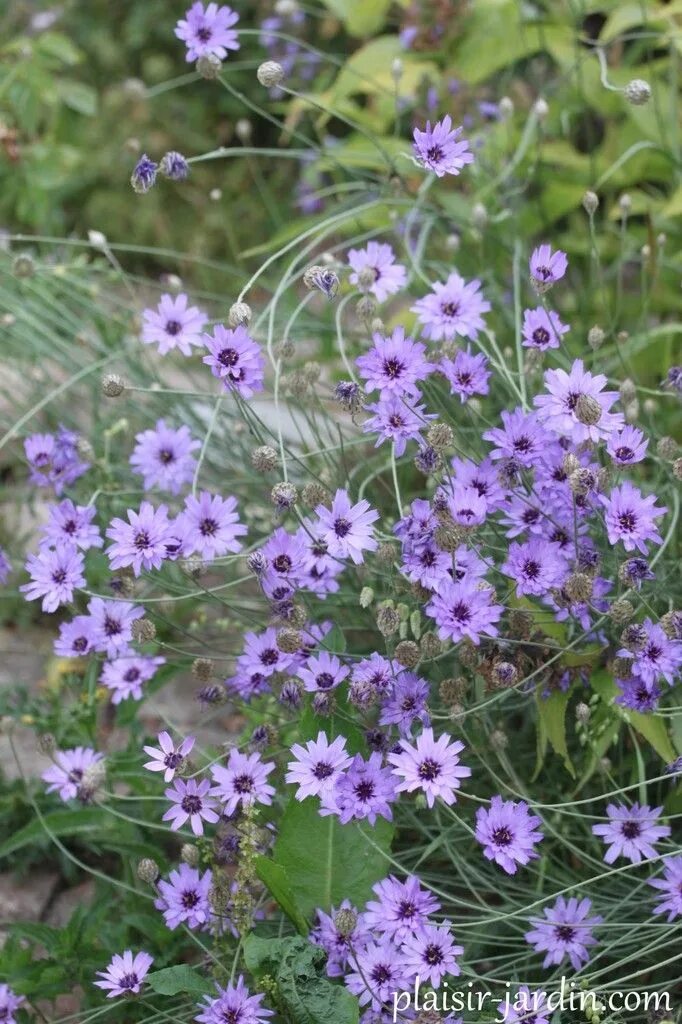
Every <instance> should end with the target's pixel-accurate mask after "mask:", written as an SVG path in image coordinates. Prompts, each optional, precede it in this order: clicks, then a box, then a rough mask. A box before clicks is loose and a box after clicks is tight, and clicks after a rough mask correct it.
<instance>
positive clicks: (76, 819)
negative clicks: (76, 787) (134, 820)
mask: <svg viewBox="0 0 682 1024" xmlns="http://www.w3.org/2000/svg"><path fill="white" fill-rule="evenodd" d="M43 821H44V822H45V826H43ZM117 828H120V823H118V822H117V821H116V819H115V818H113V817H112V816H111V815H108V814H107V813H106V811H102V810H100V809H99V808H98V807H83V808H82V809H80V810H77V811H68V810H65V811H52V812H51V813H50V814H44V815H43V818H42V821H41V820H40V819H39V818H35V819H34V820H33V821H31V822H29V824H28V825H26V826H25V827H24V828H20V829H19V831H18V832H15V833H14V835H12V836H9V838H8V839H6V840H5V842H4V843H2V844H0V857H8V856H9V855H10V854H11V853H16V852H17V850H23V849H24V847H26V846H30V845H31V844H32V843H40V842H44V841H45V840H46V839H48V830H49V832H51V833H52V834H53V835H55V836H60V837H63V836H75V835H82V834H83V833H85V832H100V833H102V832H111V831H112V830H115V829H117Z"/></svg>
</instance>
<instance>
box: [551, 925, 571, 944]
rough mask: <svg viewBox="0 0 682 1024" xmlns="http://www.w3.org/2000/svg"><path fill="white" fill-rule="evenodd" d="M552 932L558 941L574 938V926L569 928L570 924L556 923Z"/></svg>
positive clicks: (569, 940) (568, 940)
mask: <svg viewBox="0 0 682 1024" xmlns="http://www.w3.org/2000/svg"><path fill="white" fill-rule="evenodd" d="M554 934H555V935H556V937H557V939H559V941H560V942H572V941H573V939H574V938H575V928H571V926H570V924H558V925H557V926H556V928H555V929H554Z"/></svg>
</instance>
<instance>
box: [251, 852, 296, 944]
mask: <svg viewBox="0 0 682 1024" xmlns="http://www.w3.org/2000/svg"><path fill="white" fill-rule="evenodd" d="M256 874H257V875H258V877H259V878H260V880H261V882H262V883H263V885H264V886H265V887H266V889H267V890H268V892H269V893H270V895H271V896H272V897H273V898H274V899H275V900H276V902H277V905H278V907H279V908H280V910H283V911H284V913H285V914H286V915H287V917H288V918H289V920H290V921H291V923H292V924H293V925H294V926H295V927H296V929H297V930H298V931H299V932H300V933H301V935H307V934H308V922H307V921H306V919H305V917H304V916H303V914H302V913H301V911H300V909H299V907H298V904H297V903H296V897H295V896H294V891H293V889H292V888H291V882H290V881H289V878H288V876H287V873H286V871H285V870H284V868H283V867H282V865H281V864H276V863H275V861H274V860H271V858H270V857H262V856H261V857H257V858H256Z"/></svg>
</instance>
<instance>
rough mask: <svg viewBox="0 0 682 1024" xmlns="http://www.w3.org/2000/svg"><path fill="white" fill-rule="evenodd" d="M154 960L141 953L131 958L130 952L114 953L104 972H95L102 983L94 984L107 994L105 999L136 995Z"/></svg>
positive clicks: (127, 950)
mask: <svg viewBox="0 0 682 1024" xmlns="http://www.w3.org/2000/svg"><path fill="white" fill-rule="evenodd" d="M153 963H154V958H153V957H151V956H150V955H149V953H145V952H144V951H142V952H141V953H136V954H135V956H133V953H132V950H130V949H126V951H125V952H124V953H116V954H115V956H114V957H113V958H112V960H111V963H110V964H109V966H108V967H107V969H106V970H105V971H97V976H98V977H99V978H101V979H102V981H95V982H94V984H95V985H96V986H97V987H98V988H101V989H103V990H104V991H105V992H106V993H107V998H108V999H112V998H113V997H115V996H130V995H137V993H138V992H139V991H140V989H141V988H142V984H143V982H144V979H145V976H146V974H147V972H148V971H149V968H150V967H151V965H152V964H153Z"/></svg>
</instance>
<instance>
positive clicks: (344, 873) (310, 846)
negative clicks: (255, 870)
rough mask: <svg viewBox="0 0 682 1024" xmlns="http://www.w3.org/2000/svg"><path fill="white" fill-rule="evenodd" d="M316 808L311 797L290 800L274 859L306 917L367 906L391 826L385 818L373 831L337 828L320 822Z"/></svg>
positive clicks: (331, 821)
mask: <svg viewBox="0 0 682 1024" xmlns="http://www.w3.org/2000/svg"><path fill="white" fill-rule="evenodd" d="M318 805H319V800H317V799H316V798H314V797H308V798H307V799H306V800H303V801H298V800H295V799H294V798H293V797H292V798H291V800H290V801H289V803H288V805H287V807H286V808H285V811H284V814H283V815H282V819H281V822H280V827H279V834H278V836H277V840H276V842H275V848H274V854H273V859H274V860H275V862H276V863H277V864H279V865H280V866H281V867H282V868H284V870H285V872H286V875H287V877H288V879H289V882H290V884H291V889H292V892H293V894H294V897H295V899H296V903H297V904H298V906H299V907H300V909H301V911H302V913H303V914H305V915H306V916H311V915H312V914H313V913H314V911H315V910H316V908H317V907H322V909H323V910H328V909H329V907H330V906H332V905H338V904H339V903H341V901H342V900H343V899H349V900H350V901H351V903H354V904H362V903H365V902H366V901H367V899H368V898H369V896H370V892H371V889H372V886H373V885H374V883H375V882H377V881H378V880H379V879H380V878H383V877H384V876H385V874H386V858H385V856H384V853H385V852H388V850H389V849H390V845H391V839H392V836H393V826H392V825H391V824H389V822H387V821H385V820H384V819H383V818H380V819H378V821H377V823H376V825H375V826H374V827H372V826H371V825H369V824H368V823H367V822H363V823H361V824H357V823H355V822H349V824H347V825H341V824H340V822H339V820H338V818H337V817H336V816H335V815H333V814H330V815H329V816H328V817H325V818H323V817H321V815H320V813H319V810H318Z"/></svg>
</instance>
